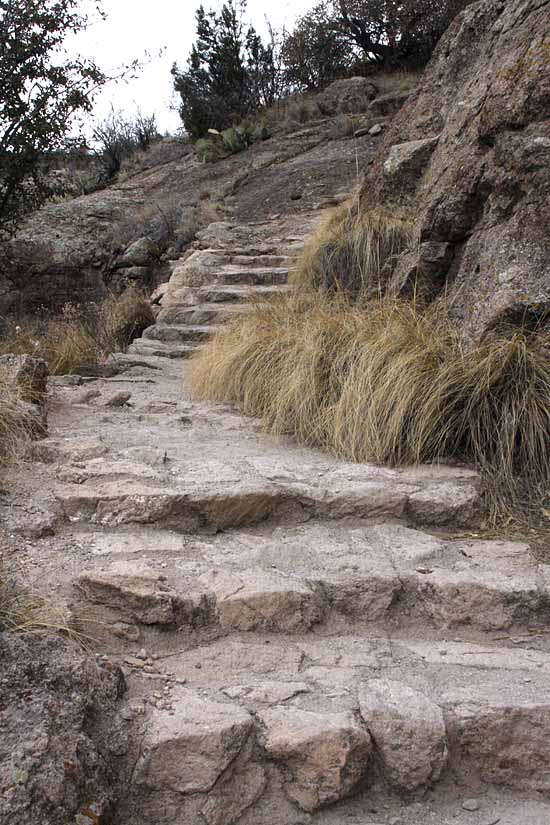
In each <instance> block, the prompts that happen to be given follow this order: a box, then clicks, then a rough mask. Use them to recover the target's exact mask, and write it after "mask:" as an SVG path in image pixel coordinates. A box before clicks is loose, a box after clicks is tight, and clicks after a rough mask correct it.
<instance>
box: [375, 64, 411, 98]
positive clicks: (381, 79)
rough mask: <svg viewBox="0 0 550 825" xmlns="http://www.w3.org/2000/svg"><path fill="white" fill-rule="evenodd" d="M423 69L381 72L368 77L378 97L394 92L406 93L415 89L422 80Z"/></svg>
mask: <svg viewBox="0 0 550 825" xmlns="http://www.w3.org/2000/svg"><path fill="white" fill-rule="evenodd" d="M423 73H424V70H423V69H416V70H414V69H401V70H399V71H395V72H382V73H380V74H373V75H369V78H368V79H369V80H371V81H372V82H373V83H374V85H375V86H376V88H377V89H378V94H379V95H388V94H392V93H394V92H408V91H412V90H413V89H415V88H416V87H417V86H418V85H419V83H420V81H421V80H422V75H423Z"/></svg>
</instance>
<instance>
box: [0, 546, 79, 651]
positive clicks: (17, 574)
mask: <svg viewBox="0 0 550 825" xmlns="http://www.w3.org/2000/svg"><path fill="white" fill-rule="evenodd" d="M10 549H11V548H10V546H9V542H8V540H7V539H6V537H5V535H4V534H3V533H2V532H1V531H0V631H2V632H3V631H10V632H12V633H39V634H52V633H54V634H56V633H62V634H63V635H64V636H67V637H69V638H71V639H72V640H73V641H76V642H78V643H79V644H81V645H82V646H84V645H85V644H86V642H87V640H88V638H89V637H88V636H86V635H85V634H84V633H83V632H82V631H81V630H80V629H79V627H78V626H77V625H78V624H79V623H78V622H77V621H76V620H75V619H74V618H73V617H72V616H71V614H70V612H69V611H68V610H67V609H66V608H64V607H62V606H59V605H58V604H55V603H52V601H51V600H49V599H47V598H45V597H44V596H43V595H41V594H40V593H38V591H37V590H36V589H35V588H34V587H33V586H32V585H30V584H28V583H26V584H25V583H23V579H24V576H23V575H22V571H21V570H19V569H17V567H16V565H14V564H13V563H11V562H6V561H5V560H4V552H6V558H8V554H9V551H10Z"/></svg>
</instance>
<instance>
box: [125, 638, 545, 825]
mask: <svg viewBox="0 0 550 825" xmlns="http://www.w3.org/2000/svg"><path fill="white" fill-rule="evenodd" d="M265 641H266V640H265V639H263V638H261V637H258V638H255V639H253V640H250V639H248V638H247V639H242V638H239V637H228V638H225V639H223V640H219V641H215V642H213V643H211V644H206V645H203V646H199V647H197V648H195V649H192V650H187V651H186V652H185V653H184V654H180V655H175V654H169V656H168V658H167V659H166V665H165V667H166V669H167V670H169V671H170V673H171V674H173V676H170V677H168V679H167V681H166V685H167V686H166V688H165V690H164V691H163V693H162V694H161V693H157V694H156V696H157V697H159V698H155V697H154V696H153V697H151V701H150V702H148V703H147V705H146V706H145V707H147V708H148V710H146V711H145V716H144V717H142V721H141V728H142V731H143V735H142V739H141V747H140V753H139V757H138V760H137V764H136V768H135V771H134V774H133V778H132V783H131V784H130V786H129V788H128V796H127V798H126V800H125V802H124V803H123V808H125V809H126V811H127V812H131V813H132V814H133V818H132V819H131V820H130V819H128V820H125V821H132V822H135V823H137V824H138V825H142V823H143V825H145V823H150V822H159V821H160V822H162V823H163V825H181V823H183V822H185V823H187V822H189V823H191V822H199V821H205V822H207V823H209V824H211V825H232V823H234V822H236V821H237V820H238V821H239V822H240V821H241V819H240V817H241V816H242V815H243V814H244V813H245V811H248V814H247V816H246V818H245V819H243V821H246V822H247V823H259V825H264V823H265V825H294V824H295V823H297V822H304V821H307V822H320V821H322V822H323V823H324V822H330V823H332V825H336V823H339V822H342V821H344V820H345V821H346V822H348V821H350V822H354V823H357V824H358V823H369V825H372V824H373V823H375V822H379V821H380V822H382V821H383V822H384V823H387V822H389V821H390V819H389V818H388V819H386V818H385V817H384V818H383V820H378V819H373V818H372V809H373V807H378V806H375V805H373V801H374V800H378V801H379V802H381V801H382V800H383V804H382V805H381V809H382V810H384V811H386V810H387V811H392V809H393V810H395V807H396V805H398V806H399V810H400V811H401V812H402V813H403V814H405V818H404V819H403V820H402V821H403V822H407V824H408V825H410V823H411V822H415V823H418V825H420V822H422V820H421V819H417V818H416V817H414V819H413V815H414V812H415V811H416V812H418V805H417V804H416V805H415V804H414V803H415V800H418V799H420V798H424V799H426V800H427V799H429V797H428V796H427V794H426V791H427V790H428V789H430V788H434V786H435V789H434V790H432V791H430V795H429V796H431V798H432V804H430V805H429V806H428V810H429V811H430V815H431V812H433V810H434V808H437V805H438V802H437V796H436V794H437V792H438V783H439V782H440V780H445V787H446V791H445V797H443V798H444V799H447V800H448V799H449V796H451V798H452V794H453V793H454V794H455V796H456V795H458V794H459V795H460V796H459V798H461V799H462V800H464V798H465V796H468V797H476V796H478V797H479V798H478V799H477V800H474V799H472V800H471V801H470V802H469V803H468V804H467V803H466V802H464V805H458V806H456V808H455V811H454V813H451V811H452V808H451V811H449V818H447V816H442V817H441V818H439V819H437V818H435V819H429V820H426V821H429V822H430V823H434V824H435V823H436V822H437V823H438V825H445V823H451V822H455V821H457V820H456V818H455V817H456V810H457V809H459V810H460V811H461V813H462V814H463V815H464V816H468V814H467V812H468V811H471V812H473V813H474V814H475V812H477V811H479V814H480V816H481V818H479V816H478V815H477V814H475V818H474V819H472V818H471V817H469V818H468V820H467V821H468V822H475V823H482V824H483V823H497V822H499V823H500V822H501V821H503V822H505V823H507V824H508V825H513V823H514V822H522V825H523V823H525V822H530V823H533V825H543V823H544V822H546V821H548V820H545V819H540V820H536V819H532V818H531V817H530V815H529V811H531V812H532V811H537V812H538V813H539V814H540V815H541V816H544V815H546V814H548V812H549V811H550V806H548V805H545V803H544V802H543V800H542V799H541V796H540V795H541V794H545V793H548V792H549V791H550V678H549V677H550V655H549V654H547V653H540V652H536V651H530V650H529V651H526V650H515V649H510V648H496V647H489V646H482V645H474V644H467V643H454V642H449V643H446V644H445V648H444V649H443V648H442V643H441V642H435V643H434V642H424V641H418V642H417V641H414V640H409V641H407V640H401V641H396V640H389V639H387V638H385V637H379V638H368V637H357V636H336V637H333V638H330V639H321V640H318V639H312V640H308V641H300V640H298V641H295V640H292V639H285V640H281V641H278V642H276V643H271V644H269V645H266V644H265ZM137 664H138V665H139V662H138V663H137ZM156 668H157V670H159V669H160V670H161V674H162V670H163V663H162V656H161V659H160V661H157V664H156ZM161 674H159V675H161ZM145 675H147V674H143V672H142V671H141V670H140V669H139V667H138V669H136V670H134V671H133V672H132V673H129V674H128V678H129V680H130V682H131V683H132V684H133V683H135V684H136V685H137V684H141V683H142V682H143V683H145V687H142V688H141V692H142V694H143V690H145V691H146V692H147V687H148V685H147V682H146V680H145V679H144V676H145ZM150 690H151V688H150V687H149V691H150ZM442 784H443V782H442ZM493 787H494V791H493ZM504 788H513V789H515V791H516V793H517V794H520V793H523V794H526V796H525V797H524V799H523V807H520V805H519V799H517V801H516V800H514V799H513V797H512V800H513V801H511V802H510V809H511V810H515V812H516V814H517V813H518V812H520V811H525V812H526V813H527V816H526V817H522V816H520V818H519V819H509V818H508V813H509V810H510V809H507V807H506V804H507V803H506V801H507V800H509V799H510V796H509V794H508V793H507V791H506V790H504ZM417 791H418V792H420V793H423V794H424V796H423V797H420V796H418V795H417V796H416V797H414V796H413V797H412V798H411V797H406V796H404V795H406V794H411V793H413V792H417ZM528 794H532V796H531V797H529V796H528ZM351 797H354V801H353V803H352V802H351ZM407 799H408V800H409V801H408V802H407ZM348 800H349V802H348ZM434 801H435V804H434ZM168 803H170V804H168ZM335 803H340V805H339V806H338V808H335V815H336V818H335V819H325V818H322V820H321V818H320V817H321V813H320V812H321V811H324V814H323V816H324V815H325V814H326V815H327V816H330V806H332V805H334V804H335ZM348 804H349V808H348ZM407 805H411V816H410V817H409V816H408V815H407ZM532 805H534V808H533V807H532ZM447 810H449V809H447ZM161 811H162V817H160V812H161ZM274 811H276V818H274V817H273V812H274ZM346 811H349V812H350V813H348V814H346ZM436 813H437V810H436ZM354 814H355V816H354ZM304 816H305V817H306V819H304ZM311 817H313V818H311ZM502 817H504V819H503V818H502ZM460 821H466V820H465V819H463V818H462V817H461V818H460Z"/></svg>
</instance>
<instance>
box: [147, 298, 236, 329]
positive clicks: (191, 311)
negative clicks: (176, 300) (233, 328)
mask: <svg viewBox="0 0 550 825" xmlns="http://www.w3.org/2000/svg"><path fill="white" fill-rule="evenodd" d="M250 308H251V303H248V304H247V303H240V304H233V303H203V304H195V305H192V306H181V305H180V306H171V307H168V308H167V309H163V310H162V311H161V312H160V314H159V316H158V319H157V323H158V324H161V325H165V326H171V325H176V326H177V325H178V324H191V325H194V326H204V325H206V324H212V323H224V322H226V321H230V320H231V319H232V318H235V317H236V316H237V315H242V314H243V313H244V312H249V311H250Z"/></svg>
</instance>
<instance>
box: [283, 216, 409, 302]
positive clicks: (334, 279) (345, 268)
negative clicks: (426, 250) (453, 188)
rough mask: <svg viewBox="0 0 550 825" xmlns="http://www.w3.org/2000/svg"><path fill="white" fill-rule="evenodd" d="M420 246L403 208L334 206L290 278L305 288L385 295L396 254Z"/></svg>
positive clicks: (349, 293) (350, 294)
mask: <svg viewBox="0 0 550 825" xmlns="http://www.w3.org/2000/svg"><path fill="white" fill-rule="evenodd" d="M415 244H416V228H415V225H414V222H413V221H412V220H411V219H410V217H409V216H408V215H406V214H405V213H404V212H400V211H399V210H397V209H395V210H391V211H390V210H386V209H381V208H373V209H369V210H364V211H359V210H358V208H357V206H356V205H354V204H353V203H351V204H349V205H345V206H343V207H340V208H339V209H337V210H334V211H333V212H332V213H331V215H330V216H329V218H328V219H327V220H326V221H325V222H324V223H322V224H321V226H320V227H319V229H318V230H317V232H315V233H314V235H313V236H312V238H311V240H310V241H309V243H308V244H306V247H305V249H304V252H303V253H302V256H301V258H300V260H299V262H298V266H297V268H296V270H295V272H294V273H293V274H292V277H291V282H292V283H293V284H294V285H296V286H299V287H302V288H304V287H305V288H313V289H322V290H324V291H327V292H333V293H339V292H343V293H345V294H346V295H348V296H352V297H357V296H359V295H361V296H362V297H365V298H372V297H374V296H381V295H382V294H383V293H384V291H385V288H386V286H387V284H388V281H389V279H390V277H391V274H392V272H393V269H394V266H395V262H396V260H397V257H398V256H399V255H400V254H401V253H402V252H405V251H407V250H409V249H412V248H413V247H414V245H415Z"/></svg>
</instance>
